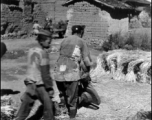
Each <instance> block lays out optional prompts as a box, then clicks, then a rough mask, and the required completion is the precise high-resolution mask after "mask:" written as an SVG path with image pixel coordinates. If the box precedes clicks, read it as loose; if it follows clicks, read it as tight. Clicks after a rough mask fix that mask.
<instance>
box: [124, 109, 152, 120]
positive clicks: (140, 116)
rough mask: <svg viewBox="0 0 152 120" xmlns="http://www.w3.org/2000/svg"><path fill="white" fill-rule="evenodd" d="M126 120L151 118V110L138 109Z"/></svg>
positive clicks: (146, 119) (149, 119) (147, 119)
mask: <svg viewBox="0 0 152 120" xmlns="http://www.w3.org/2000/svg"><path fill="white" fill-rule="evenodd" d="M126 120H151V111H144V110H140V111H139V112H137V113H136V114H135V115H133V116H131V117H128V118H127V119H126Z"/></svg>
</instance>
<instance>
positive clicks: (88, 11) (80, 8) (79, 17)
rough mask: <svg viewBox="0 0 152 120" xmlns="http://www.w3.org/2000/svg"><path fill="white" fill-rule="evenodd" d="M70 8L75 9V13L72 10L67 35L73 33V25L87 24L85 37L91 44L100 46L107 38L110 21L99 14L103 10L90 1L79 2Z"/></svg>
mask: <svg viewBox="0 0 152 120" xmlns="http://www.w3.org/2000/svg"><path fill="white" fill-rule="evenodd" d="M69 8H71V9H73V13H72V12H71V14H72V17H71V18H70V20H69V24H68V33H67V35H69V34H71V27H72V26H73V25H85V26H86V28H85V32H84V36H83V38H84V40H86V41H87V43H88V44H89V45H91V46H93V47H98V46H99V45H100V44H102V43H103V42H104V41H105V40H106V39H107V37H108V27H109V23H108V21H107V20H106V19H102V18H101V17H100V16H99V11H101V10H100V9H99V8H98V7H96V6H94V5H91V4H90V3H88V2H77V3H75V4H74V5H70V6H69Z"/></svg>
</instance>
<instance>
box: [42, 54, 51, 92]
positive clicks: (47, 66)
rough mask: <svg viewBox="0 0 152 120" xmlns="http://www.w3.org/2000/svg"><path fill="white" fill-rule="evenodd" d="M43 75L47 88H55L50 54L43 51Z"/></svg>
mask: <svg viewBox="0 0 152 120" xmlns="http://www.w3.org/2000/svg"><path fill="white" fill-rule="evenodd" d="M40 69H41V76H42V80H43V82H44V85H45V88H46V90H47V91H52V90H53V82H52V81H53V80H52V78H51V76H50V64H49V56H48V54H47V53H45V52H43V53H42V59H41V63H40Z"/></svg>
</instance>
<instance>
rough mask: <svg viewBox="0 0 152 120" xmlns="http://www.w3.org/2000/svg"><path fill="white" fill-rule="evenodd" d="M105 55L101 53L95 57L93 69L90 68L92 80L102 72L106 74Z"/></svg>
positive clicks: (95, 80)
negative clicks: (95, 63) (95, 64)
mask: <svg viewBox="0 0 152 120" xmlns="http://www.w3.org/2000/svg"><path fill="white" fill-rule="evenodd" d="M105 57H106V54H105V53H103V54H101V55H100V56H98V57H97V61H96V62H97V66H96V68H95V69H91V70H90V77H91V80H92V81H93V82H97V79H98V77H100V76H101V75H103V74H106V70H105V60H104V59H105Z"/></svg>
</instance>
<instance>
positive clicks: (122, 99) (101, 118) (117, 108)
mask: <svg viewBox="0 0 152 120" xmlns="http://www.w3.org/2000/svg"><path fill="white" fill-rule="evenodd" d="M61 41H62V40H54V41H53V45H55V46H59V44H60V42H61ZM4 42H5V43H6V45H7V47H8V50H9V51H12V50H25V51H26V50H28V49H29V48H30V47H32V46H35V40H34V39H33V38H29V39H24V40H5V41H4ZM91 54H92V56H93V58H94V60H95V58H96V56H97V55H98V54H99V52H97V51H94V50H91ZM57 57H58V53H53V54H51V55H50V58H51V62H50V64H51V65H53V64H54V62H55V60H56V59H57ZM25 72H26V56H22V57H20V58H17V59H2V61H1V92H2V94H3V92H4V91H9V90H12V91H14V95H12V96H13V99H14V100H15V101H16V104H17V105H19V104H20V97H21V95H22V93H23V92H24V90H25V86H24V82H23V80H24V79H25V77H26V76H25ZM98 81H99V82H98V83H94V84H93V85H94V87H95V89H96V90H97V92H98V93H99V95H100V97H101V100H102V103H101V105H100V109H99V110H97V111H94V110H91V109H86V108H81V109H80V110H79V111H78V115H77V120H126V118H127V117H128V116H131V115H132V114H135V113H136V112H137V111H139V110H140V109H143V110H146V111H149V110H151V85H147V84H139V83H136V84H133V83H125V82H121V81H114V80H112V79H111V77H110V76H103V77H102V78H100V80H98ZM18 92H20V93H18ZM15 93H16V94H15ZM67 119H68V118H64V120H67Z"/></svg>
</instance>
